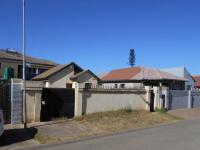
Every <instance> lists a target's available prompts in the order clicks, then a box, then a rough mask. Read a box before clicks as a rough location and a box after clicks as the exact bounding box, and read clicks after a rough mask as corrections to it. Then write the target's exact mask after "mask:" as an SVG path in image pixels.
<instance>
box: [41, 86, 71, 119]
mask: <svg viewBox="0 0 200 150" xmlns="http://www.w3.org/2000/svg"><path fill="white" fill-rule="evenodd" d="M74 99H75V98H74V89H66V88H44V89H43V91H42V101H41V117H40V118H41V121H50V120H52V119H55V118H62V117H67V118H72V117H74Z"/></svg>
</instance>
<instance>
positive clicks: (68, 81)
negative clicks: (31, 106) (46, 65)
mask: <svg viewBox="0 0 200 150" xmlns="http://www.w3.org/2000/svg"><path fill="white" fill-rule="evenodd" d="M33 80H35V81H43V82H44V85H45V87H46V88H74V83H79V84H80V86H81V85H82V87H85V84H86V86H88V84H91V85H96V84H97V81H98V80H99V78H98V77H97V76H96V75H95V74H94V73H92V72H91V71H90V70H83V69H82V68H81V67H80V66H78V65H77V64H76V63H74V62H71V63H69V64H66V65H60V66H56V67H54V68H52V69H50V70H48V71H46V72H43V73H42V74H40V75H38V76H36V77H35V78H33ZM91 85H89V86H91Z"/></svg>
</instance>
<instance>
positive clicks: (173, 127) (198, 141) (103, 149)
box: [34, 119, 200, 150]
mask: <svg viewBox="0 0 200 150" xmlns="http://www.w3.org/2000/svg"><path fill="white" fill-rule="evenodd" d="M36 149H43V150H55V149H63V150H83V149H87V150H169V149H173V150H199V149H200V119H196V120H194V119H193V120H187V121H180V122H177V123H174V124H169V125H163V126H159V127H154V128H149V129H141V130H137V131H133V132H127V133H122V134H117V135H113V136H107V137H102V138H96V139H92V140H86V141H80V142H76V143H63V144H56V145H50V146H46V147H45V146H43V147H38V148H34V150H36Z"/></svg>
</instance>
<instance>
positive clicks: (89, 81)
mask: <svg viewBox="0 0 200 150" xmlns="http://www.w3.org/2000/svg"><path fill="white" fill-rule="evenodd" d="M70 79H71V80H72V81H73V82H76V83H79V84H80V85H79V88H91V87H92V86H96V85H97V84H98V81H100V78H99V77H97V76H96V75H95V74H94V73H93V72H92V71H90V70H84V71H82V72H79V73H77V74H76V75H74V76H72V77H71V78H70Z"/></svg>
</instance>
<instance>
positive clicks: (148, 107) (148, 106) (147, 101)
mask: <svg viewBox="0 0 200 150" xmlns="http://www.w3.org/2000/svg"><path fill="white" fill-rule="evenodd" d="M145 89H146V103H147V104H146V107H145V108H146V110H147V111H150V101H151V86H145Z"/></svg>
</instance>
